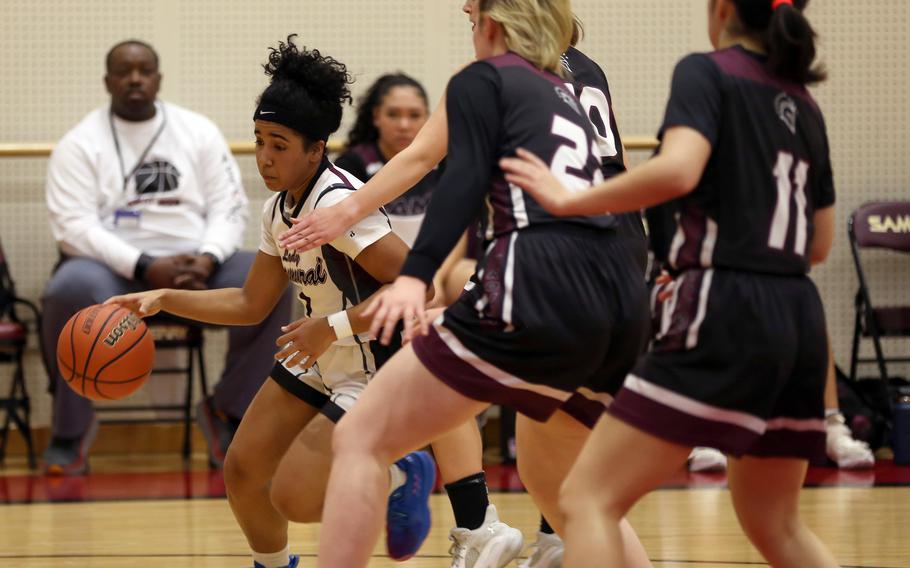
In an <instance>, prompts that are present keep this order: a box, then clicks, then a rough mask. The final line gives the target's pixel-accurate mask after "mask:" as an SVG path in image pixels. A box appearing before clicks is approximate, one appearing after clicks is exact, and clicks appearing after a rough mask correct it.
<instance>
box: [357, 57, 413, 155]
mask: <svg viewBox="0 0 910 568" xmlns="http://www.w3.org/2000/svg"><path fill="white" fill-rule="evenodd" d="M395 87H414V88H415V89H417V92H418V93H420V97H421V98H422V99H423V102H424V103H426V104H427V107H429V97H427V91H426V90H425V89H424V88H423V85H421V84H420V83H419V82H418V81H417V80H416V79H414V78H413V77H410V76H408V75H405V74H404V73H400V72H399V73H389V74H387V75H383V76H381V77H379V78H378V79H376V81H374V82H373V84H372V85H370V88H369V89H368V90H367V92H366V93H365V94H364V95H363V96H362V97H360V100H358V101H357V120H356V121H354V126H352V127H351V131H350V132H348V148H350V147H352V146H356V145H357V144H363V143H365V142H375V141H376V140H379V130H378V129H377V128H376V126H375V125H374V124H373V111H374V110H375V109H376V107H378V106H379V105H380V104H381V103H382V99H383V98H384V97H385V96H386V95H387V94H388V92H389V91H391V90H392V89H393V88H395Z"/></svg>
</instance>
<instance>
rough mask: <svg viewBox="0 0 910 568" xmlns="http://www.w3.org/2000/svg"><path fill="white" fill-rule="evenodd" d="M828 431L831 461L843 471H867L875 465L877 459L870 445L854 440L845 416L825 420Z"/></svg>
mask: <svg viewBox="0 0 910 568" xmlns="http://www.w3.org/2000/svg"><path fill="white" fill-rule="evenodd" d="M825 429H826V430H827V431H828V436H827V444H826V446H827V450H828V457H829V458H830V459H831V461H833V462H835V463H837V467H839V468H841V469H867V468H870V467H872V466H874V465H875V457H874V456H873V455H872V450H870V449H869V444H867V443H866V442H863V441H860V440H854V439H853V433H852V432H850V428H848V427H847V424H846V420H845V419H844V415H843V414H834V415H832V416H829V417H828V418H827V419H825Z"/></svg>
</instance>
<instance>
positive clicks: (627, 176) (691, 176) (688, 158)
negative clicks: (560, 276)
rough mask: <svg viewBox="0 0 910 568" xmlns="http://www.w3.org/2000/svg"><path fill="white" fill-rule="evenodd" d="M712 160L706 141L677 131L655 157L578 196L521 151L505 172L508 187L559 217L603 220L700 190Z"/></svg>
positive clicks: (683, 128) (505, 165)
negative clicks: (516, 188)
mask: <svg viewBox="0 0 910 568" xmlns="http://www.w3.org/2000/svg"><path fill="white" fill-rule="evenodd" d="M710 157H711V143H710V142H709V141H708V139H707V138H705V137H704V135H702V134H701V133H700V132H698V131H697V130H695V129H693V128H689V127H686V126H677V127H674V128H670V129H668V130H667V131H666V133H665V134H664V138H663V142H662V144H661V150H660V153H659V154H657V155H656V156H655V157H653V158H651V159H650V160H648V161H647V162H645V163H643V164H641V165H640V166H638V167H637V168H633V169H631V170H629V171H628V172H626V173H623V174H620V175H618V176H614V177H612V178H610V179H609V180H607V181H605V182H603V183H601V184H600V185H597V186H594V187H590V188H588V189H585V190H583V191H579V192H570V191H569V190H567V189H566V188H565V187H563V185H562V184H561V183H559V181H558V180H557V179H556V177H555V176H554V175H553V173H552V172H551V171H550V167H549V166H548V165H547V164H545V163H544V162H543V161H542V160H541V159H540V158H538V157H537V156H535V155H534V154H532V153H531V152H528V151H527V150H524V149H521V148H519V150H518V152H517V157H515V158H504V159H502V160H501V161H500V167H502V169H503V170H505V171H506V180H507V181H509V182H510V183H514V184H515V185H518V186H519V187H521V188H522V189H524V190H525V191H527V192H528V193H530V194H531V196H533V197H534V199H535V200H536V201H537V202H538V203H540V205H541V206H542V207H543V208H544V209H546V210H547V211H549V212H550V213H552V214H554V215H560V216H573V215H599V214H602V213H603V212H605V211H607V212H610V213H626V212H629V211H638V210H639V209H642V208H644V207H650V206H652V205H657V204H658V203H664V202H665V201H670V200H672V199H676V198H678V197H682V196H683V195H686V194H687V193H689V192H691V191H692V190H694V189H695V187H696V185H698V181H699V180H700V179H701V175H702V173H703V172H704V171H705V166H706V165H707V164H708V158H710Z"/></svg>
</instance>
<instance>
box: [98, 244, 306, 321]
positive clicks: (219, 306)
mask: <svg viewBox="0 0 910 568" xmlns="http://www.w3.org/2000/svg"><path fill="white" fill-rule="evenodd" d="M287 285H288V277H287V273H285V271H284V267H283V266H282V265H281V259H280V258H278V257H277V256H271V255H268V254H266V253H264V252H261V251H260V252H259V253H258V254H257V255H256V259H255V260H254V261H253V266H252V267H251V268H250V272H249V274H248V275H247V277H246V282H244V284H243V288H218V289H214V290H175V289H171V288H159V289H156V290H148V291H146V292H137V293H135V294H124V295H122V296H114V297H112V298H110V299H108V300H107V301H106V302H105V304H120V305H121V306H123V307H124V308H127V309H129V310H132V311H134V312H136V313H137V314H138V315H140V316H142V317H147V316H152V315H155V314H156V313H158V312H159V311H165V312H168V313H171V314H174V315H177V316H180V317H183V318H187V319H192V320H196V321H201V322H205V323H211V324H216V325H255V324H257V323H259V322H261V321H262V320H264V319H265V318H266V317H267V316H268V315H269V314H270V313H271V311H272V309H273V308H274V307H275V304H277V303H278V300H279V299H280V298H281V295H282V294H283V293H284V290H285V288H286V287H287Z"/></svg>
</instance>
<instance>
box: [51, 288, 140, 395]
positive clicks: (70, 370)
mask: <svg viewBox="0 0 910 568" xmlns="http://www.w3.org/2000/svg"><path fill="white" fill-rule="evenodd" d="M154 363H155V342H154V340H153V339H152V334H151V332H149V329H148V327H146V325H145V322H143V321H142V319H141V318H139V317H138V316H137V315H136V314H134V313H133V312H131V311H129V310H127V309H124V308H121V307H120V306H116V305H110V306H102V305H100V304H98V305H94V306H89V307H87V308H85V309H83V310H80V311H78V312H76V314H75V315H74V316H73V317H71V318H70V320H69V321H68V322H66V326H64V328H63V331H61V332H60V337H58V338H57V366H58V368H59V369H60V375H61V376H62V377H63V379H64V380H65V381H66V384H68V385H69V386H70V388H72V389H73V390H74V391H76V392H77V393H79V394H80V395H82V396H84V397H86V398H90V399H92V400H117V399H121V398H124V397H127V396H129V395H130V394H132V393H133V391H135V390H136V389H138V388H139V387H141V386H142V384H143V383H144V382H145V379H147V378H148V376H149V373H151V372H152V366H153V365H154Z"/></svg>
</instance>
